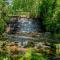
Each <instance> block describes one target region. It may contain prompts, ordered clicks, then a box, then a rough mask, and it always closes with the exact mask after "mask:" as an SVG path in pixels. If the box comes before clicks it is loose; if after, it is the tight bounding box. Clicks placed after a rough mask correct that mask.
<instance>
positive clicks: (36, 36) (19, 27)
mask: <svg viewBox="0 0 60 60" xmlns="http://www.w3.org/2000/svg"><path fill="white" fill-rule="evenodd" d="M9 25H10V28H12V29H11V31H10V32H12V33H13V34H12V33H11V34H10V35H9V34H8V35H7V36H8V38H9V39H10V40H11V41H13V40H14V41H18V42H22V43H23V42H26V41H28V40H30V41H31V40H34V41H38V40H39V41H43V40H42V39H43V37H44V34H43V33H41V31H42V29H41V22H40V21H39V20H34V19H31V18H25V17H22V18H19V19H16V20H15V22H14V20H13V22H12V23H10V24H9ZM42 36H43V37H42Z"/></svg>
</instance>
